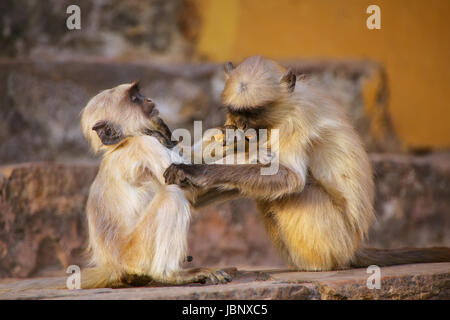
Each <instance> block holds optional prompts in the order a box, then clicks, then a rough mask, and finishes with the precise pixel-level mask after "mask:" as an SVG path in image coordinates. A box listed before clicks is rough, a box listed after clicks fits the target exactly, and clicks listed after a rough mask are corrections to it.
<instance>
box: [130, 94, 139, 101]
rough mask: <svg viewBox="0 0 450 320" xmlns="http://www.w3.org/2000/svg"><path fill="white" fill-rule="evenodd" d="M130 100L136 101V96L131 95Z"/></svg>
mask: <svg viewBox="0 0 450 320" xmlns="http://www.w3.org/2000/svg"><path fill="white" fill-rule="evenodd" d="M131 101H132V102H137V101H138V97H136V96H135V95H134V94H133V95H131Z"/></svg>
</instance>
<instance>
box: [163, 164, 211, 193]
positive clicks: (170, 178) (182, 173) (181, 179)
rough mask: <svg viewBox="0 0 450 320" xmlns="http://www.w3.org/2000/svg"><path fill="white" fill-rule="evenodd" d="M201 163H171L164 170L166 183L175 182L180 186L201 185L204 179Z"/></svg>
mask: <svg viewBox="0 0 450 320" xmlns="http://www.w3.org/2000/svg"><path fill="white" fill-rule="evenodd" d="M203 169H204V168H203V166H202V165H189V164H183V163H179V164H176V163H172V164H171V165H170V166H169V167H168V168H167V169H166V171H165V172H164V179H165V181H166V184H177V185H179V186H180V187H183V188H185V187H202V186H203V185H204V184H205V182H206V181H205V179H204V177H202V174H201V171H204V170H203Z"/></svg>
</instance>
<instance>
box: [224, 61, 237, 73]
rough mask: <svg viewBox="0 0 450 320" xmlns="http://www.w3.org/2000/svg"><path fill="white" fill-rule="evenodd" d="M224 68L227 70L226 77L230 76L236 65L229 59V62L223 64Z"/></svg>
mask: <svg viewBox="0 0 450 320" xmlns="http://www.w3.org/2000/svg"><path fill="white" fill-rule="evenodd" d="M223 69H224V70H225V75H226V77H229V76H230V74H231V72H232V71H233V70H234V66H233V64H232V63H231V61H228V62H227V63H225V65H224V66H223Z"/></svg>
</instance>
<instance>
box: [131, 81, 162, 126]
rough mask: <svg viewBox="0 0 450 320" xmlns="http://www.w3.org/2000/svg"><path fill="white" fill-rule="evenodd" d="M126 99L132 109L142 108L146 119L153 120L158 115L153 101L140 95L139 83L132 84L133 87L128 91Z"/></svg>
mask: <svg viewBox="0 0 450 320" xmlns="http://www.w3.org/2000/svg"><path fill="white" fill-rule="evenodd" d="M126 99H128V100H129V103H130V104H131V107H132V108H133V107H138V108H140V110H141V111H142V112H143V113H144V115H145V116H146V117H148V118H152V117H154V116H157V115H158V110H157V109H156V108H155V104H154V103H153V101H152V100H151V99H150V98H146V97H145V96H143V95H142V94H141V93H140V91H139V81H135V82H133V83H132V85H131V87H130V88H129V89H128V90H127V96H126Z"/></svg>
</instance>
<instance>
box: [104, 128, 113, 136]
mask: <svg viewBox="0 0 450 320" xmlns="http://www.w3.org/2000/svg"><path fill="white" fill-rule="evenodd" d="M105 134H106V135H107V136H112V134H113V133H112V130H111V129H110V128H106V129H105Z"/></svg>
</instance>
